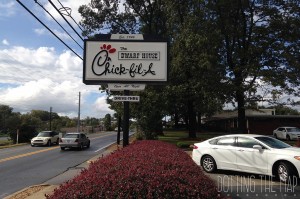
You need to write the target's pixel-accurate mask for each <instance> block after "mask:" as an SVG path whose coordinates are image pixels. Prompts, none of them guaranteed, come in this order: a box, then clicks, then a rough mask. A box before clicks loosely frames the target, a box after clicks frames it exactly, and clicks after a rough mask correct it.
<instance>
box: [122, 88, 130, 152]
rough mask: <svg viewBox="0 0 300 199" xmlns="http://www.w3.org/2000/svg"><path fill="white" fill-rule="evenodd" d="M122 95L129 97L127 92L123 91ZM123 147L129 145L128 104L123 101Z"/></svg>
mask: <svg viewBox="0 0 300 199" xmlns="http://www.w3.org/2000/svg"><path fill="white" fill-rule="evenodd" d="M124 95H125V96H129V90H124ZM123 122H124V123H123V125H124V126H123V147H125V146H127V145H129V102H128V101H124V121H123Z"/></svg>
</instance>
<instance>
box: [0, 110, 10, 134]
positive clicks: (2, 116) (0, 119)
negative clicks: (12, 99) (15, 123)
mask: <svg viewBox="0 0 300 199" xmlns="http://www.w3.org/2000/svg"><path fill="white" fill-rule="evenodd" d="M12 111H13V108H12V107H10V106H8V105H3V104H0V131H4V132H6V131H7V128H8V126H7V118H9V117H10V116H11V115H12Z"/></svg>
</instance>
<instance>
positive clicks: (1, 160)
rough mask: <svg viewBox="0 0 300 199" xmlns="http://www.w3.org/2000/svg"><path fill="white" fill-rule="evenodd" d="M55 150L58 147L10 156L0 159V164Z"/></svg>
mask: <svg viewBox="0 0 300 199" xmlns="http://www.w3.org/2000/svg"><path fill="white" fill-rule="evenodd" d="M57 148H58V146H56V147H51V148H47V149H43V150H39V151H34V152H30V153H25V154H21V155H16V156H12V157H9V158H4V159H0V163H2V162H6V161H9V160H14V159H17V158H22V157H26V156H30V155H34V154H38V153H43V152H46V151H51V150H54V149H57Z"/></svg>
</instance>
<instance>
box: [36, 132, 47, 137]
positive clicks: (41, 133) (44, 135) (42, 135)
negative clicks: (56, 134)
mask: <svg viewBox="0 0 300 199" xmlns="http://www.w3.org/2000/svg"><path fill="white" fill-rule="evenodd" d="M37 137H50V132H40V133H39V134H38V135H37Z"/></svg>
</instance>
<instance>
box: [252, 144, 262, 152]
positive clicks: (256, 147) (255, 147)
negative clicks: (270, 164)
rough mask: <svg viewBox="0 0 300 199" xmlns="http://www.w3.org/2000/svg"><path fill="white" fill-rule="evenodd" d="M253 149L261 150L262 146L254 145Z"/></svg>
mask: <svg viewBox="0 0 300 199" xmlns="http://www.w3.org/2000/svg"><path fill="white" fill-rule="evenodd" d="M253 149H258V150H259V151H260V150H262V147H261V146H260V145H254V146H253Z"/></svg>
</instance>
